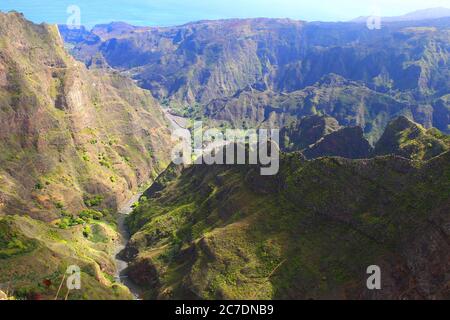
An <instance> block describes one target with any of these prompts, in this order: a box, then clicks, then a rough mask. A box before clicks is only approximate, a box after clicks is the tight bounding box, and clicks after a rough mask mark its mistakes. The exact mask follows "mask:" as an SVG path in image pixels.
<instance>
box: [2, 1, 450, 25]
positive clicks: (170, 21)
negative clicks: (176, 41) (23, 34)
mask: <svg viewBox="0 0 450 320" xmlns="http://www.w3.org/2000/svg"><path fill="white" fill-rule="evenodd" d="M70 5H77V6H78V7H79V8H80V10H81V23H82V24H84V25H87V26H92V25H94V24H97V23H105V22H110V21H126V22H129V23H132V24H136V25H153V26H154V25H162V26H167V25H178V24H183V23H186V22H189V21H195V20H202V19H221V18H253V17H273V18H292V19H302V20H308V21H317V20H320V21H345V20H350V19H353V18H356V17H358V16H366V15H370V14H372V13H373V12H374V9H373V8H374V7H377V8H378V10H379V12H380V13H381V15H383V16H395V15H402V14H405V13H408V12H411V11H415V10H418V9H425V8H432V7H448V8H450V0H278V1H275V0H228V1H227V0H125V1H123V0H121V1H120V0H109V1H106V0H0V10H2V11H9V10H12V9H14V10H17V11H20V12H23V13H24V14H25V15H26V17H27V18H28V19H30V20H33V21H34V22H43V21H45V22H49V23H66V21H67V18H68V16H69V14H68V13H67V8H68V7H69V6H70Z"/></svg>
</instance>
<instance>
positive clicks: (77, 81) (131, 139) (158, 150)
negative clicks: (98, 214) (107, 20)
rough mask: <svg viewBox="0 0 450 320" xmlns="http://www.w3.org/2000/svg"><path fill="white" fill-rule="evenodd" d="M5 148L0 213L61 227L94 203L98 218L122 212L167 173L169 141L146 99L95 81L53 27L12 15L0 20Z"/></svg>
mask: <svg viewBox="0 0 450 320" xmlns="http://www.w3.org/2000/svg"><path fill="white" fill-rule="evenodd" d="M12 39H14V40H12ZM30 52H31V54H29V53H30ZM0 146H1V148H2V150H3V156H2V157H0V181H1V185H0V198H1V199H3V200H2V203H3V205H2V206H1V207H0V212H3V213H7V214H16V213H18V214H24V213H27V214H29V215H31V216H33V217H35V218H39V219H42V220H54V219H56V218H58V217H59V214H60V211H61V210H62V209H64V210H67V211H69V212H70V213H72V214H75V215H76V214H78V212H79V211H80V210H82V209H83V208H85V200H86V199H88V198H92V197H96V196H99V197H102V198H103V201H102V203H101V204H100V205H99V208H112V209H115V208H117V207H118V206H120V204H121V203H122V202H123V201H125V200H127V199H128V198H129V197H130V195H131V194H132V192H134V191H136V190H137V188H138V186H139V185H140V184H142V183H144V182H148V181H149V180H151V179H154V178H156V176H157V174H158V173H159V172H160V171H162V170H163V169H164V167H165V165H166V164H167V162H168V158H169V150H170V132H169V129H168V125H167V123H166V120H165V118H164V115H163V113H162V111H161V110H160V108H159V106H158V104H157V103H156V102H155V100H154V99H153V98H152V96H151V95H150V94H149V93H148V92H146V91H144V90H142V89H139V88H138V87H136V86H135V85H134V83H133V82H132V81H131V80H129V79H127V78H125V77H122V76H120V75H118V74H116V73H113V72H110V71H108V70H105V69H96V70H90V71H88V70H87V69H86V67H85V66H84V65H83V64H81V63H79V62H77V61H75V60H74V59H73V58H72V57H71V56H70V55H69V54H68V53H66V51H65V49H64V47H63V42H62V40H61V38H60V35H59V31H58V29H57V28H56V27H55V26H49V25H34V24H32V23H30V22H28V21H26V20H25V19H24V18H23V16H21V15H19V14H17V13H8V14H0Z"/></svg>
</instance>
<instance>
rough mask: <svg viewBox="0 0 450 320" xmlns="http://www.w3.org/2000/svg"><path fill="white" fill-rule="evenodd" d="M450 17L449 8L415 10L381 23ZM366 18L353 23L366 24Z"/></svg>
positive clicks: (384, 19)
mask: <svg viewBox="0 0 450 320" xmlns="http://www.w3.org/2000/svg"><path fill="white" fill-rule="evenodd" d="M447 17H450V9H449V8H444V7H440V8H430V9H423V10H417V11H414V12H410V13H407V14H404V15H402V16H396V17H382V18H381V19H382V21H383V22H399V21H418V20H431V19H440V18H447ZM367 18H368V17H359V18H356V19H354V20H352V21H353V22H366V21H367Z"/></svg>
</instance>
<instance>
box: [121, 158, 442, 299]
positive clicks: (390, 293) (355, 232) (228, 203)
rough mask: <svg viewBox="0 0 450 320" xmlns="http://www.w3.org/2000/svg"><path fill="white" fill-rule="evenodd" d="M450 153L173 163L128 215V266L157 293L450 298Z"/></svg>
mask: <svg viewBox="0 0 450 320" xmlns="http://www.w3.org/2000/svg"><path fill="white" fill-rule="evenodd" d="M449 157H450V153H449V152H446V153H444V154H441V155H439V156H437V157H435V158H433V159H432V160H430V161H428V162H418V163H417V162H412V161H410V160H407V159H404V158H401V157H397V156H386V157H378V158H374V159H368V160H348V159H343V158H327V157H325V158H320V159H316V160H311V161H308V160H305V158H304V157H302V156H301V154H299V153H290V154H283V155H282V157H281V169H280V174H279V175H277V176H273V177H263V176H260V175H259V169H258V168H257V167H254V166H212V167H211V166H200V165H197V166H192V167H188V168H186V169H184V170H183V171H182V172H181V173H179V174H177V175H173V171H171V173H170V175H171V176H170V177H169V178H168V177H166V176H165V175H164V174H163V175H162V177H161V178H162V179H163V180H164V181H165V182H164V183H162V184H161V185H160V186H162V189H161V188H159V189H158V191H155V192H149V193H147V195H146V197H143V198H142V199H141V201H140V202H139V205H138V206H137V207H136V209H135V210H134V212H133V214H132V215H130V216H129V217H128V218H127V223H128V226H129V227H130V230H131V232H132V234H133V236H132V239H131V241H130V242H129V244H128V247H127V250H126V253H127V256H128V259H130V261H131V265H130V269H129V273H128V274H129V276H130V277H131V279H132V280H133V281H134V282H135V283H137V284H139V285H140V286H142V288H143V290H144V291H145V292H146V293H145V296H144V297H145V298H151V299H153V298H158V299H448V298H449V297H450V292H449V290H448V286H447V285H446V283H445V281H442V279H443V278H445V276H446V274H447V273H448V264H447V263H446V261H448V259H449V252H450V250H449V249H450V248H449V240H450V233H449V232H448V228H446V226H447V225H448V223H449V215H448V214H447V213H448V211H449V209H450V208H449V202H448V199H449V197H450V193H449V190H450V184H449V181H450V179H449V175H450V172H449V168H450V167H449V165H448V164H449V163H450V158H449ZM370 265H378V266H380V268H381V270H382V274H383V280H382V281H383V287H382V290H375V291H371V290H367V287H366V279H367V275H366V269H367V267H368V266H370Z"/></svg>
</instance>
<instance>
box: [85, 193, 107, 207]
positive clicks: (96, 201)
mask: <svg viewBox="0 0 450 320" xmlns="http://www.w3.org/2000/svg"><path fill="white" fill-rule="evenodd" d="M102 202H103V197H102V196H101V195H95V196H93V197H90V198H85V199H84V204H85V205H86V206H87V207H97V206H99V205H101V204H102Z"/></svg>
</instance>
